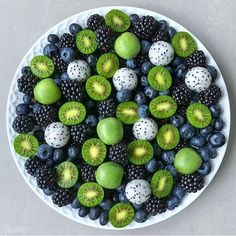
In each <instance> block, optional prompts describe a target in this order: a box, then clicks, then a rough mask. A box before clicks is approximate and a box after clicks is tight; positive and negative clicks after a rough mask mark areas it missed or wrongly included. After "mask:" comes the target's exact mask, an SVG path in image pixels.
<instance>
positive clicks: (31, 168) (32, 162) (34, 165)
mask: <svg viewBox="0 0 236 236" xmlns="http://www.w3.org/2000/svg"><path fill="white" fill-rule="evenodd" d="M42 166H43V162H42V160H40V159H39V158H38V156H33V157H30V158H28V159H27V160H26V162H25V169H26V171H27V173H28V174H29V175H32V176H34V177H36V172H37V170H38V169H39V168H41V167H42Z"/></svg>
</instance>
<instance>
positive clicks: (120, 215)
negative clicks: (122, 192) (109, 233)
mask: <svg viewBox="0 0 236 236" xmlns="http://www.w3.org/2000/svg"><path fill="white" fill-rule="evenodd" d="M133 219H134V209H133V207H132V206H131V205H130V204H128V203H117V204H116V205H114V206H113V207H112V208H111V210H110V211H109V221H110V222H111V224H112V225H113V226H114V227H116V228H122V227H125V226H127V225H129V224H130V223H131V222H132V221H133Z"/></svg>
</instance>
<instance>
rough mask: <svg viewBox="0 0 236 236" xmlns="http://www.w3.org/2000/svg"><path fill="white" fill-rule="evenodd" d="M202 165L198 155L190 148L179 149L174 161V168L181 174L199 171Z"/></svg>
mask: <svg viewBox="0 0 236 236" xmlns="http://www.w3.org/2000/svg"><path fill="white" fill-rule="evenodd" d="M201 164H202V159H201V157H200V155H199V154H198V153H197V152H196V151H195V150H194V149H192V148H187V147H186V148H182V149H180V150H179V151H178V152H177V154H176V156H175V159H174V166H175V168H176V170H177V171H179V172H180V173H182V174H186V175H189V174H192V173H194V172H195V171H197V170H198V169H199V167H200V166H201Z"/></svg>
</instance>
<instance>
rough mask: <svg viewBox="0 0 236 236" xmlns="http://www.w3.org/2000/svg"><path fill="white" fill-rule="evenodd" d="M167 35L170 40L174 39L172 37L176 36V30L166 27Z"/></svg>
mask: <svg viewBox="0 0 236 236" xmlns="http://www.w3.org/2000/svg"><path fill="white" fill-rule="evenodd" d="M167 33H168V35H169V37H170V38H171V39H172V38H173V37H174V35H175V34H176V30H175V28H173V27H168V28H167Z"/></svg>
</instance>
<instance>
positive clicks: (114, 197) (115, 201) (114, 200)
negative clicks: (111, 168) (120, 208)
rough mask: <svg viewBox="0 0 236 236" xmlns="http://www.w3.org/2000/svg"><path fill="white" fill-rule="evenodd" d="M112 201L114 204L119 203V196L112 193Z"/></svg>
mask: <svg viewBox="0 0 236 236" xmlns="http://www.w3.org/2000/svg"><path fill="white" fill-rule="evenodd" d="M112 201H113V202H114V203H117V202H119V194H118V193H114V194H113V195H112Z"/></svg>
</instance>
